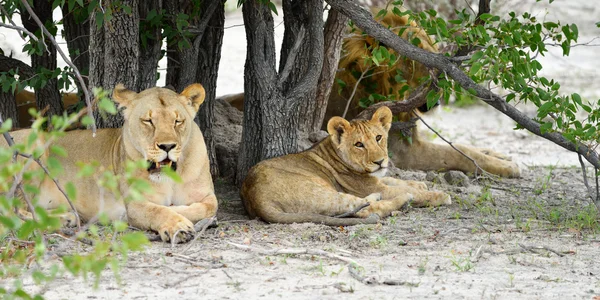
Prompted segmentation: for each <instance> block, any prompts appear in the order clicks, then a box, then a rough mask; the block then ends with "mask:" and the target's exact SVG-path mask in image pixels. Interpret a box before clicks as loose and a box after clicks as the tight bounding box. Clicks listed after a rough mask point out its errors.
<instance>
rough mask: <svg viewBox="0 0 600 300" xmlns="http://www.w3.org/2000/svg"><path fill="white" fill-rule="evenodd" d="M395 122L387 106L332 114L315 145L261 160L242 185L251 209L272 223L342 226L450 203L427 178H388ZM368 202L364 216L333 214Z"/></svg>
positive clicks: (249, 209) (245, 203) (243, 193)
mask: <svg viewBox="0 0 600 300" xmlns="http://www.w3.org/2000/svg"><path fill="white" fill-rule="evenodd" d="M391 121H392V113H391V111H390V109H389V108H387V107H381V108H379V109H378V110H377V111H376V112H375V113H374V114H373V117H372V118H371V120H354V121H351V122H348V121H346V120H345V119H343V118H340V117H333V118H331V120H329V122H328V123H327V131H328V132H329V136H328V137H327V138H325V139H324V140H322V141H321V142H319V143H318V144H316V145H315V146H313V147H312V148H311V149H309V150H306V151H304V152H300V153H297V154H289V155H285V156H281V157H277V158H272V159H269V160H265V161H262V162H260V163H258V164H257V165H255V166H254V167H252V169H250V171H249V172H248V175H247V176H246V179H245V180H244V183H243V185H242V190H241V197H242V200H243V201H244V206H245V207H246V211H248V214H249V215H250V217H251V218H254V217H260V218H261V219H263V220H264V221H267V222H270V223H301V222H314V223H323V224H326V225H331V226H339V225H354V224H359V223H374V222H377V218H370V217H369V216H371V215H372V214H376V215H378V216H379V217H386V216H389V215H390V214H391V213H392V211H396V210H399V209H400V208H401V207H402V206H403V205H404V204H405V203H407V202H409V201H412V204H413V205H416V206H426V205H432V206H438V205H442V204H450V203H451V200H450V196H449V195H448V194H445V193H442V192H430V191H427V186H426V185H425V184H424V183H422V182H418V181H403V180H399V179H395V178H391V177H384V176H385V174H386V171H387V167H388V163H389V159H388V150H387V138H388V131H389V129H390V126H391ZM365 203H369V204H370V205H369V206H367V207H365V208H363V209H362V210H360V211H358V212H357V213H356V215H357V216H358V217H359V218H348V219H343V218H335V217H333V216H335V215H339V214H343V213H347V212H350V211H353V210H354V209H356V208H357V207H360V206H361V205H364V204H365ZM368 217H369V218H368ZM365 218H366V219H365Z"/></svg>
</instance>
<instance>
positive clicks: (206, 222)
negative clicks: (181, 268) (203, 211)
mask: <svg viewBox="0 0 600 300" xmlns="http://www.w3.org/2000/svg"><path fill="white" fill-rule="evenodd" d="M216 220H217V217H216V216H215V217H211V218H208V219H204V220H200V221H198V223H196V224H195V225H198V224H200V225H203V226H202V228H201V229H200V230H196V231H199V232H198V233H197V234H196V236H195V237H194V239H193V240H192V241H191V242H190V243H189V245H188V246H187V247H186V248H185V249H183V250H182V251H181V253H186V252H187V251H188V250H190V248H192V245H193V244H194V242H195V241H196V240H197V239H198V238H199V237H201V236H202V235H203V234H204V232H205V231H206V229H207V228H208V227H210V226H211V225H213V224H215V221H216ZM200 222H204V224H201V223H200ZM195 225H194V227H196V226H195ZM194 229H196V228H194Z"/></svg>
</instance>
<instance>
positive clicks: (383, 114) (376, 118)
mask: <svg viewBox="0 0 600 300" xmlns="http://www.w3.org/2000/svg"><path fill="white" fill-rule="evenodd" d="M371 123H375V124H381V126H383V128H385V130H390V127H391V126H392V111H391V110H390V108H389V107H387V106H382V107H380V108H378V109H377V110H376V111H375V112H374V113H373V117H372V118H371Z"/></svg>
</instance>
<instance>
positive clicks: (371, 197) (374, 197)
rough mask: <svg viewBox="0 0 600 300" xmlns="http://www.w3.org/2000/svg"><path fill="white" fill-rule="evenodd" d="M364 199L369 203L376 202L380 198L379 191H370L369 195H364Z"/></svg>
mask: <svg viewBox="0 0 600 300" xmlns="http://www.w3.org/2000/svg"><path fill="white" fill-rule="evenodd" d="M365 200H367V202H369V203H373V202H377V201H379V200H381V193H372V194H370V195H369V196H367V197H365Z"/></svg>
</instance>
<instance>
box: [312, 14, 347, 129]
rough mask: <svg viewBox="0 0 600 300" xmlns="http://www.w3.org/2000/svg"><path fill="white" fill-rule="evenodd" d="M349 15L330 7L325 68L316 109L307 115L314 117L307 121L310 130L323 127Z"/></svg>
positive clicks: (325, 32)
mask: <svg viewBox="0 0 600 300" xmlns="http://www.w3.org/2000/svg"><path fill="white" fill-rule="evenodd" d="M347 23H348V17H346V16H344V15H343V14H341V13H339V12H338V11H337V10H336V9H333V8H332V9H330V10H329V15H328V16H327V22H326V23H325V29H324V30H323V32H324V36H325V37H324V40H325V47H324V48H325V50H324V55H323V58H324V60H323V69H322V70H321V76H320V77H319V83H318V85H317V95H316V96H315V101H313V103H314V106H315V107H314V109H313V110H312V114H311V110H307V111H306V113H305V117H306V118H307V119H309V120H310V119H312V124H310V123H308V122H307V126H308V129H309V130H310V131H309V132H314V131H318V130H320V129H321V128H322V124H323V118H325V111H326V110H327V102H328V101H329V95H331V87H332V86H333V82H334V80H335V74H336V72H337V69H338V63H339V61H340V53H341V50H342V41H343V40H344V32H345V31H346V28H347V26H348V25H347Z"/></svg>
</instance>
